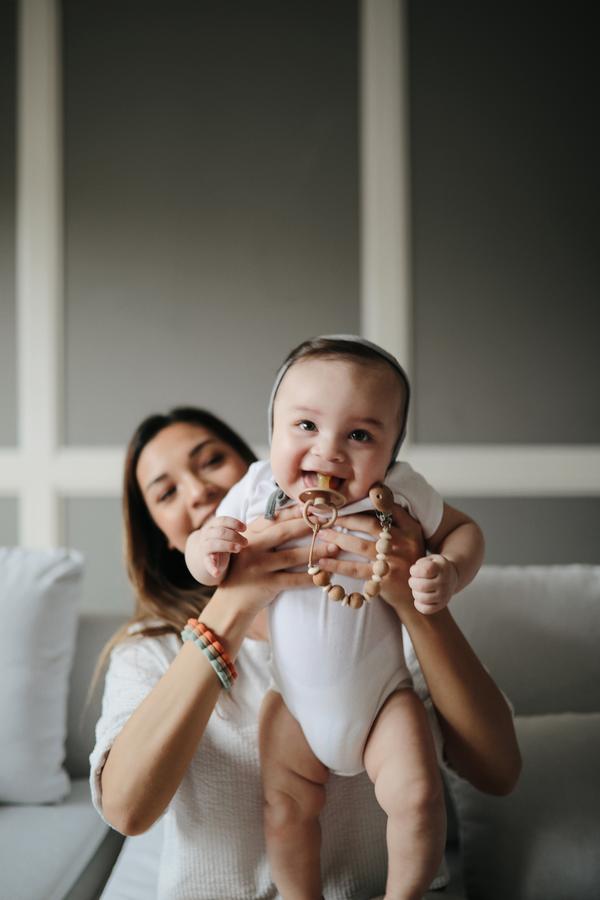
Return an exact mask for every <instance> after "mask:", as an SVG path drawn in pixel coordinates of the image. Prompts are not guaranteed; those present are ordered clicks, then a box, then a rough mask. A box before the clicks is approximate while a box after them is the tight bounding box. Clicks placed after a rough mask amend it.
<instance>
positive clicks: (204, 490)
mask: <svg viewBox="0 0 600 900" xmlns="http://www.w3.org/2000/svg"><path fill="white" fill-rule="evenodd" d="M185 496H186V499H187V502H188V503H189V505H190V506H201V505H204V504H206V503H210V502H211V501H212V500H214V499H215V498H216V496H217V489H216V487H215V485H214V484H211V483H210V481H205V480H204V479H203V478H199V477H198V476H197V475H191V474H190V475H189V476H188V477H187V478H186V480H185Z"/></svg>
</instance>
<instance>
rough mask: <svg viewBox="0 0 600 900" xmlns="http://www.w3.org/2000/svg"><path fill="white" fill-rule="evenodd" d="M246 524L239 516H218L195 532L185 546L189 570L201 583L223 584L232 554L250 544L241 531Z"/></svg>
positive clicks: (244, 528)
mask: <svg viewBox="0 0 600 900" xmlns="http://www.w3.org/2000/svg"><path fill="white" fill-rule="evenodd" d="M245 530H246V526H245V525H244V523H243V522H240V521H239V519H232V518H230V517H229V516H218V517H214V518H212V519H209V520H208V522H206V524H204V525H203V526H202V528H199V529H198V531H192V533H191V534H190V536H189V537H188V539H187V542H186V545H185V561H186V564H187V567H188V569H189V570H190V572H191V573H192V575H193V576H194V578H195V579H196V581H199V582H200V583H201V584H211V585H212V584H219V583H220V581H221V579H222V578H223V575H224V574H225V572H226V570H227V566H228V565H229V557H230V555H231V554H232V553H239V552H240V550H242V549H243V548H244V547H245V546H246V545H247V543H248V541H247V540H246V538H245V537H244V536H243V535H242V534H241V533H240V532H242V531H245Z"/></svg>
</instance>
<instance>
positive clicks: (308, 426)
mask: <svg viewBox="0 0 600 900" xmlns="http://www.w3.org/2000/svg"><path fill="white" fill-rule="evenodd" d="M298 427H299V428H301V429H302V431H316V430H317V426H316V425H315V423H314V422H311V421H310V419H302V421H301V422H298Z"/></svg>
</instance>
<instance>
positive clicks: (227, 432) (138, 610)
mask: <svg viewBox="0 0 600 900" xmlns="http://www.w3.org/2000/svg"><path fill="white" fill-rule="evenodd" d="M179 422H185V423H189V424H191V425H199V426H200V427H201V428H207V429H208V430H209V431H211V432H212V433H213V434H214V435H215V436H216V437H217V438H219V439H220V440H221V441H223V442H224V443H225V444H227V445H228V446H229V447H231V448H232V450H235V452H236V453H237V454H238V455H239V456H240V457H241V458H242V459H243V460H244V461H245V462H247V463H248V465H250V464H251V463H253V462H255V461H256V456H255V454H254V452H253V451H252V450H251V448H250V447H249V446H248V444H247V443H246V442H245V441H244V440H243V439H242V438H241V437H240V436H239V435H238V434H236V433H235V431H233V430H232V429H231V428H230V427H229V426H228V425H226V424H225V422H223V421H221V419H219V418H217V416H214V415H213V414H212V413H210V412H207V411H206V410H204V409H197V408H196V407H193V406H178V407H175V409H172V410H170V411H169V412H168V413H166V414H154V415H151V416H148V417H147V418H146V419H144V420H143V422H141V423H140V424H139V425H138V427H137V428H136V430H135V431H134V433H133V435H132V437H131V440H130V441H129V444H128V447H127V452H126V456H125V469H124V474H123V525H124V532H125V534H124V538H125V540H124V544H125V546H124V551H125V563H126V567H127V574H128V576H129V580H130V582H131V584H132V586H133V589H134V592H135V608H134V612H133V615H132V617H131V618H130V620H129V621H128V622H127V624H126V625H124V626H123V628H121V629H120V630H119V631H118V632H117V633H116V634H115V635H114V636H113V637H112V638H111V640H110V641H109V642H108V644H107V645H106V646H105V648H104V650H103V651H102V654H101V656H100V660H99V663H98V666H97V668H96V674H95V676H94V679H93V682H92V686H93V685H94V684H95V682H96V680H97V677H98V674H99V672H100V671H101V669H102V667H103V665H104V663H105V662H106V660H107V658H108V656H109V654H110V652H111V650H112V649H113V647H115V646H116V644H118V643H119V642H120V641H122V640H124V639H125V638H126V637H127V636H128V634H129V632H130V628H131V626H132V625H136V626H138V627H137V629H136V632H135V633H136V635H137V636H140V637H141V636H150V635H152V636H158V635H161V634H169V633H174V634H179V632H180V631H181V630H182V628H183V627H184V625H185V623H186V621H187V620H188V619H189V618H190V617H194V616H197V615H198V613H199V612H200V611H201V609H202V608H203V607H204V606H205V604H206V603H207V601H208V599H209V598H210V596H211V594H212V590H211V589H209V588H205V587H202V586H201V585H199V584H198V582H197V581H195V580H194V578H193V577H192V575H190V573H189V571H188V569H187V566H186V564H185V558H184V555H183V553H181V552H180V551H179V550H176V549H174V548H170V547H169V545H168V543H167V539H166V538H165V536H164V534H163V533H162V531H161V530H160V528H158V526H157V525H156V524H155V522H154V520H153V519H152V516H151V515H150V513H149V511H148V507H147V506H146V501H145V499H144V496H143V494H142V491H141V489H140V486H139V483H138V479H137V466H138V462H139V458H140V455H141V453H142V450H143V449H144V447H146V445H147V444H149V443H150V441H151V440H152V439H153V438H155V437H156V435H157V434H158V433H159V432H161V431H162V430H163V429H164V428H167V427H168V426H169V425H175V424H177V423H179Z"/></svg>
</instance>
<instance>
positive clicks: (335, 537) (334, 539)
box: [319, 528, 375, 557]
mask: <svg viewBox="0 0 600 900" xmlns="http://www.w3.org/2000/svg"><path fill="white" fill-rule="evenodd" d="M364 530H365V529H364V528H362V529H361V531H364ZM319 541H320V542H321V547H326V546H327V545H328V544H333V545H335V546H336V547H339V548H340V550H345V551H346V552H347V553H356V554H357V556H367V557H374V556H375V544H374V543H373V541H370V540H367V539H366V538H361V537H356V535H354V534H346V533H345V532H343V531H336V530H335V528H323V529H322V530H321V531H320V532H319Z"/></svg>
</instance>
